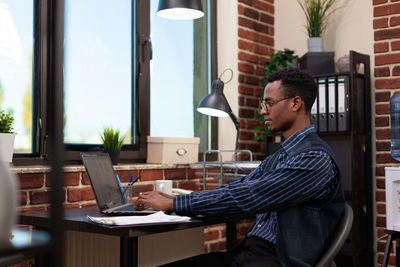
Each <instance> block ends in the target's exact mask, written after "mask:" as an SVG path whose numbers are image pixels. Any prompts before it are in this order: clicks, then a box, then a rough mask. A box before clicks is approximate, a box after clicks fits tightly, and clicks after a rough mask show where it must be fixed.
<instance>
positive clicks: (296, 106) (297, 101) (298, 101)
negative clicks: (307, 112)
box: [292, 96, 304, 111]
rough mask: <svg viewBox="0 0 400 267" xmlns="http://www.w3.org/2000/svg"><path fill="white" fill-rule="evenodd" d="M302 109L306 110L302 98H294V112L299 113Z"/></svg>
mask: <svg viewBox="0 0 400 267" xmlns="http://www.w3.org/2000/svg"><path fill="white" fill-rule="evenodd" d="M301 108H304V102H303V100H302V99H301V97H300V96H295V97H293V102H292V110H293V111H299V110H300V109H301Z"/></svg>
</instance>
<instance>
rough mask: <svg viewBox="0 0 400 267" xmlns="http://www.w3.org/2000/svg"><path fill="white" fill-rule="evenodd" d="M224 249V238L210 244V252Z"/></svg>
mask: <svg viewBox="0 0 400 267" xmlns="http://www.w3.org/2000/svg"><path fill="white" fill-rule="evenodd" d="M225 249H226V241H225V240H222V241H219V242H216V243H211V244H210V251H211V252H217V251H223V250H225Z"/></svg>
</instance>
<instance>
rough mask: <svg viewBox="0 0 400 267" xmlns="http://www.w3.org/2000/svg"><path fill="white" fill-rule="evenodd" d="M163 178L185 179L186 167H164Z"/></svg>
mask: <svg viewBox="0 0 400 267" xmlns="http://www.w3.org/2000/svg"><path fill="white" fill-rule="evenodd" d="M165 179H186V169H166V170H165Z"/></svg>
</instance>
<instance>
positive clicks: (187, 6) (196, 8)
mask: <svg viewBox="0 0 400 267" xmlns="http://www.w3.org/2000/svg"><path fill="white" fill-rule="evenodd" d="M157 15H158V16H160V17H162V18H165V19H175V20H185V19H197V18H201V17H202V16H204V12H203V10H202V8H201V0H159V2H158V10H157Z"/></svg>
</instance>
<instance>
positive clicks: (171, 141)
mask: <svg viewBox="0 0 400 267" xmlns="http://www.w3.org/2000/svg"><path fill="white" fill-rule="evenodd" d="M199 144H200V138H199V137H193V138H189V137H155V136H148V137H147V163H179V164H187V163H193V162H197V161H198V157H199V156H198V154H199Z"/></svg>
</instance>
